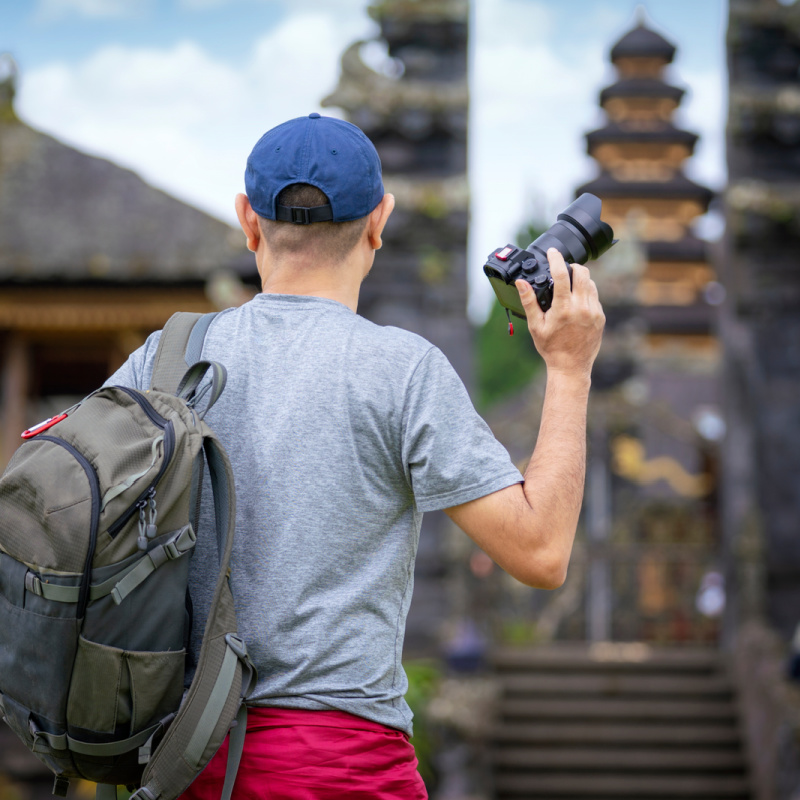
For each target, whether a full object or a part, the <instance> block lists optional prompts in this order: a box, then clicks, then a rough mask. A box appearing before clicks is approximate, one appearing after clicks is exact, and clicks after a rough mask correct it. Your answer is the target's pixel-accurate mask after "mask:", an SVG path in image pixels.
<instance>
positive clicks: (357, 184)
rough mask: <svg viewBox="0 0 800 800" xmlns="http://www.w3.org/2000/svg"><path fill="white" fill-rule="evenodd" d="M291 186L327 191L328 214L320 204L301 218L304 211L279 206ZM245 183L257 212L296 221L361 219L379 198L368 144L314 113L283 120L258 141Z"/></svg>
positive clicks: (375, 161) (349, 128)
mask: <svg viewBox="0 0 800 800" xmlns="http://www.w3.org/2000/svg"><path fill="white" fill-rule="evenodd" d="M293 183H309V184H311V185H312V186H316V187H317V188H318V189H320V190H321V191H323V192H325V194H326V195H327V197H328V200H329V201H330V212H328V211H327V206H322V207H321V208H320V210H319V212H317V209H313V210H312V211H314V212H317V213H316V214H311V215H309V214H307V213H306V214H305V215H304V214H302V213H300V212H304V211H306V210H305V209H286V208H285V207H284V206H278V195H279V194H280V193H281V192H282V191H283V190H284V189H285V188H286V187H287V186H290V185H291V184H293ZM244 185H245V191H246V192H247V197H248V199H249V200H250V205H251V206H252V207H253V210H254V211H255V212H256V214H258V215H259V216H261V217H264V218H265V219H283V220H289V221H292V222H299V223H309V222H316V221H323V220H325V219H328V220H333V221H334V222H346V221H348V220H353V219H361V218H362V217H366V216H367V214H369V213H370V212H371V211H372V210H373V209H374V208H375V207H376V206H377V205H378V203H380V201H381V198H382V197H383V181H382V180H381V161H380V158H379V157H378V153H377V151H376V150H375V146H374V145H373V144H372V142H371V141H370V140H369V139H368V138H367V137H366V135H365V134H364V132H363V131H362V130H361V129H359V128H357V127H356V126H355V125H352V124H351V123H349V122H345V121H344V120H341V119H335V118H334V117H322V116H320V115H319V114H317V113H316V112H315V113H313V114H309V115H308V116H307V117H298V118H297V119H291V120H289V121H288V122H284V123H283V124H282V125H278V126H277V127H275V128H272V130H269V131H267V132H266V133H265V134H264V135H263V136H262V137H261V138H260V139H259V140H258V142H257V143H256V146H255V147H254V148H253V152H252V153H250V156H249V158H248V159H247V169H246V170H245V173H244ZM292 212H297V213H295V214H292Z"/></svg>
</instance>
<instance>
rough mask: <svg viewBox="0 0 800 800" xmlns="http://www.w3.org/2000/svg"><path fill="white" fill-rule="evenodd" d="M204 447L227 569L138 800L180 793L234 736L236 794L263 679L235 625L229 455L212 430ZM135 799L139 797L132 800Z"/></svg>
mask: <svg viewBox="0 0 800 800" xmlns="http://www.w3.org/2000/svg"><path fill="white" fill-rule="evenodd" d="M204 448H205V453H206V459H207V461H208V466H209V472H210V473H211V483H212V486H213V488H214V510H215V516H216V526H217V535H218V544H219V548H220V569H219V574H218V577H217V584H216V587H215V590H214V599H213V600H212V602H211V607H210V610H209V615H208V620H207V622H206V628H205V633H204V636H203V643H202V645H201V649H200V658H199V660H198V664H197V670H196V672H195V676H194V680H193V681H192V685H191V687H190V688H189V692H188V694H187V695H186V698H185V699H184V702H183V703H182V704H181V707H180V710H179V711H178V713H177V716H176V717H175V720H174V721H173V722H172V724H171V726H170V727H169V729H168V730H167V732H166V734H165V735H164V738H163V740H162V741H161V742H160V744H159V745H158V747H157V749H156V750H155V752H153V754H152V759H151V760H150V762H149V764H148V766H147V768H146V770H145V772H144V775H143V776H142V787H141V788H140V789H139V790H138V791H137V792H136V793H135V794H134V795H133V798H135V799H136V800H174V799H175V798H177V797H178V796H179V795H180V794H182V793H183V792H184V791H185V790H186V787H187V786H188V785H189V784H190V783H191V782H192V780H194V778H195V776H196V775H197V774H198V773H199V772H200V770H202V769H203V768H204V767H205V765H206V764H207V763H208V762H209V760H210V759H211V758H212V756H213V755H214V754H215V753H216V752H217V750H218V749H219V747H220V745H221V744H222V743H223V741H224V740H225V737H226V736H227V734H228V731H229V729H230V728H231V725H232V723H233V720H234V719H235V720H236V723H237V724H236V725H235V727H234V731H235V733H232V736H231V748H230V752H229V759H228V766H229V768H228V770H227V774H226V780H225V786H224V789H225V791H224V793H223V798H225V800H229V798H230V796H231V791H232V790H233V781H234V778H235V776H236V770H237V767H238V758H239V757H240V756H241V747H242V744H243V740H244V733H245V730H246V728H247V717H246V713H247V712H246V706H245V700H246V698H247V696H248V695H249V694H250V692H251V691H252V689H253V687H254V686H255V682H256V671H255V668H254V667H253V664H252V662H251V661H250V658H249V657H248V655H247V648H246V647H245V644H244V642H243V641H242V640H241V639H240V638H239V636H238V635H237V632H236V615H235V611H234V605H233V595H232V594H231V589H230V582H229V580H230V570H229V564H230V557H231V549H232V546H233V535H234V529H235V524H236V519H235V514H236V509H235V502H236V501H235V489H234V482H233V473H232V471H231V467H230V462H229V461H228V457H227V455H226V453H225V451H224V449H223V448H222V446H221V445H220V444H219V442H218V441H217V439H216V437H215V436H214V435H213V434H212V433H210V432H209V433H208V434H207V435H206V437H205V444H204ZM133 798H132V800H133Z"/></svg>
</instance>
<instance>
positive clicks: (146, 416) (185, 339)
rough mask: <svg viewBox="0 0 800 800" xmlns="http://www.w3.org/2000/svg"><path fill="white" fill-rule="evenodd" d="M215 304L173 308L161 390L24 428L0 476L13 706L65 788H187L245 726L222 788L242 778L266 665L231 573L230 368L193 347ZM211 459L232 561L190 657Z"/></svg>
mask: <svg viewBox="0 0 800 800" xmlns="http://www.w3.org/2000/svg"><path fill="white" fill-rule="evenodd" d="M213 317H214V315H213V314H210V315H204V316H201V315H198V314H175V315H173V317H172V318H171V319H170V320H169V322H168V323H167V325H166V326H165V329H164V332H163V333H162V336H161V340H160V342H159V348H158V351H157V353H156V361H155V367H154V370H153V379H152V383H151V388H150V389H149V390H148V391H147V392H139V391H136V390H133V389H129V388H124V387H119V386H107V387H103V388H100V389H98V390H97V391H95V392H93V393H92V394H90V395H89V396H88V397H87V398H85V399H84V400H82V401H81V402H80V403H78V404H77V405H76V406H73V407H72V408H71V409H68V410H67V411H65V412H63V413H62V414H59V415H57V416H56V417H53V418H51V419H50V420H47V421H45V422H44V423H40V424H39V425H38V426H36V427H34V428H32V429H30V430H29V431H26V432H25V434H23V438H26V439H27V441H26V442H25V443H24V444H22V446H21V447H20V448H19V449H18V450H17V451H16V453H15V454H14V456H13V458H12V459H11V462H10V463H9V465H8V467H7V468H6V470H5V472H4V473H3V476H2V478H0V717H4V718H5V721H6V722H7V723H8V725H9V726H10V727H11V728H12V729H13V730H14V732H15V733H16V734H17V735H18V736H19V737H20V738H21V739H22V741H23V742H24V743H25V744H26V745H27V746H28V748H29V749H30V750H32V751H33V752H34V753H35V754H36V755H37V756H38V758H39V759H40V760H41V761H43V762H44V763H45V764H46V765H47V766H48V767H49V768H50V769H51V770H52V771H53V772H54V773H55V782H54V787H53V794H56V795H59V796H62V797H64V796H66V791H67V787H68V785H69V779H70V778H85V779H87V780H90V781H94V782H96V783H97V784H98V798H103V800H106V798H115V797H116V791H117V785H126V786H128V788H129V789H130V790H131V791H133V790H136V792H135V795H134V796H135V797H136V798H137V800H173V799H174V798H176V797H177V796H178V795H180V794H181V793H182V792H183V791H185V790H186V788H187V787H188V786H189V784H190V783H191V782H192V781H193V780H194V778H195V777H196V776H197V775H198V774H199V772H200V771H201V770H202V769H203V767H204V766H205V765H206V764H207V763H208V761H209V760H210V759H211V757H212V756H213V755H214V754H215V753H216V751H217V750H218V749H219V747H220V745H221V744H222V742H223V741H224V739H225V737H226V735H227V734H228V731H229V729H231V727H232V726H233V730H234V732H233V733H232V735H231V746H230V751H231V754H230V756H229V761H228V767H229V768H228V774H226V780H225V794H224V795H223V796H225V797H226V798H229V797H230V793H231V791H232V789H233V782H234V779H235V775H236V770H237V769H238V763H239V758H240V756H241V747H242V744H243V740H244V732H245V728H246V707H245V704H244V703H245V700H246V698H247V696H248V694H249V693H250V691H251V689H252V687H253V686H254V685H255V670H254V668H253V666H252V664H251V663H250V660H249V658H248V656H247V648H246V646H245V644H244V642H243V641H242V640H241V639H240V638H239V637H238V636H237V627H236V618H235V613H234V607H233V596H232V594H231V590H230V585H229V578H230V570H229V561H230V554H231V548H232V545H233V535H234V527H235V489H234V482H233V474H232V472H231V467H230V462H229V460H228V457H227V455H226V453H225V451H224V449H223V447H222V445H221V444H220V443H219V441H218V440H217V438H216V437H215V435H214V433H213V431H212V430H211V429H210V428H209V427H208V425H207V424H206V423H205V422H204V421H203V417H204V415H205V411H207V410H208V408H209V407H210V406H211V405H213V403H214V402H215V401H216V400H217V399H218V398H219V396H220V394H221V393H222V391H223V389H224V387H225V381H226V372H225V368H224V367H223V366H222V365H221V364H218V363H215V362H209V361H198V360H197V359H199V357H200V353H201V350H202V344H203V339H204V337H205V332H206V330H207V329H208V325H209V324H210V322H211V320H212V319H213ZM195 362H196V363H195ZM187 367H188V369H187ZM209 371H210V373H211V381H210V384H209V382H208V381H204V380H203V379H204V377H205V375H206V374H207V373H208V372H209ZM209 392H210V394H209V396H208V399H207V401H206V404H205V405H206V408H205V411H200V410H199V409H198V404H199V401H200V400H201V399H202V397H203V395H204V394H207V393H209ZM204 460H205V463H206V464H207V465H208V469H209V473H210V477H211V485H212V489H213V494H214V507H215V517H216V536H217V543H218V548H219V553H220V569H219V576H218V579H217V583H216V589H215V594H214V599H213V602H212V605H211V608H210V611H209V616H208V622H207V624H206V628H205V633H204V636H203V641H202V647H201V651H200V655H199V658H198V663H197V665H189V664H188V656H187V652H188V642H189V635H190V628H191V602H190V597H189V593H188V589H187V581H188V573H189V557H190V554H191V551H192V548H193V547H194V545H195V542H196V536H197V534H196V531H197V516H198V512H199V506H200V495H201V486H202V477H203V470H204ZM202 534H203V535H211V531H208V532H205V531H203V532H202ZM192 666H196V669H195V674H194V678H193V680H192V682H191V685H190V686H189V688H188V691H186V692H184V677H185V674H186V672H187V668H190V667H192Z"/></svg>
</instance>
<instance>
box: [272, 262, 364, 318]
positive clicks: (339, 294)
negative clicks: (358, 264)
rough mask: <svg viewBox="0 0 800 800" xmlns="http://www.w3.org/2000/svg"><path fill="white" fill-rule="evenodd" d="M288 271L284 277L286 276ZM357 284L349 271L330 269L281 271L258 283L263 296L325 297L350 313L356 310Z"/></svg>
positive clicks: (359, 285)
mask: <svg viewBox="0 0 800 800" xmlns="http://www.w3.org/2000/svg"><path fill="white" fill-rule="evenodd" d="M287 272H288V274H287ZM360 290H361V281H360V280H355V278H354V276H353V274H352V271H351V270H350V271H349V270H346V269H339V268H338V267H337V268H334V269H333V270H331V271H327V270H326V271H323V270H313V271H309V270H308V269H307V268H306V269H305V270H304V271H294V272H293V273H292V272H290V271H284V270H281V271H279V272H277V273H272V274H270V275H268V276H267V277H266V278H265V279H264V281H263V284H262V291H263V292H264V294H296V295H303V296H306V297H325V298H327V299H328V300H335V301H336V302H337V303H341V304H342V305H345V306H347V307H348V308H349V309H351V310H352V311H356V310H357V309H358V296H359V292H360Z"/></svg>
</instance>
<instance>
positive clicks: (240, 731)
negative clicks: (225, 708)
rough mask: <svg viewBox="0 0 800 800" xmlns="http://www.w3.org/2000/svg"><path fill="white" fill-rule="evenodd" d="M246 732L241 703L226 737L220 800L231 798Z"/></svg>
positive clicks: (245, 711)
mask: <svg viewBox="0 0 800 800" xmlns="http://www.w3.org/2000/svg"><path fill="white" fill-rule="evenodd" d="M246 733H247V706H246V705H245V704H244V703H242V704H241V706H239V713H238V714H237V715H236V724H235V725H234V727H233V728H232V729H231V733H230V736H229V738H228V765H227V766H226V767H225V783H224V784H223V786H222V797H221V798H220V800H231V795H232V794H233V785H234V784H235V783H236V774H237V773H238V772H239V764H240V763H241V761H242V751H243V750H244V739H245V734H246Z"/></svg>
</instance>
